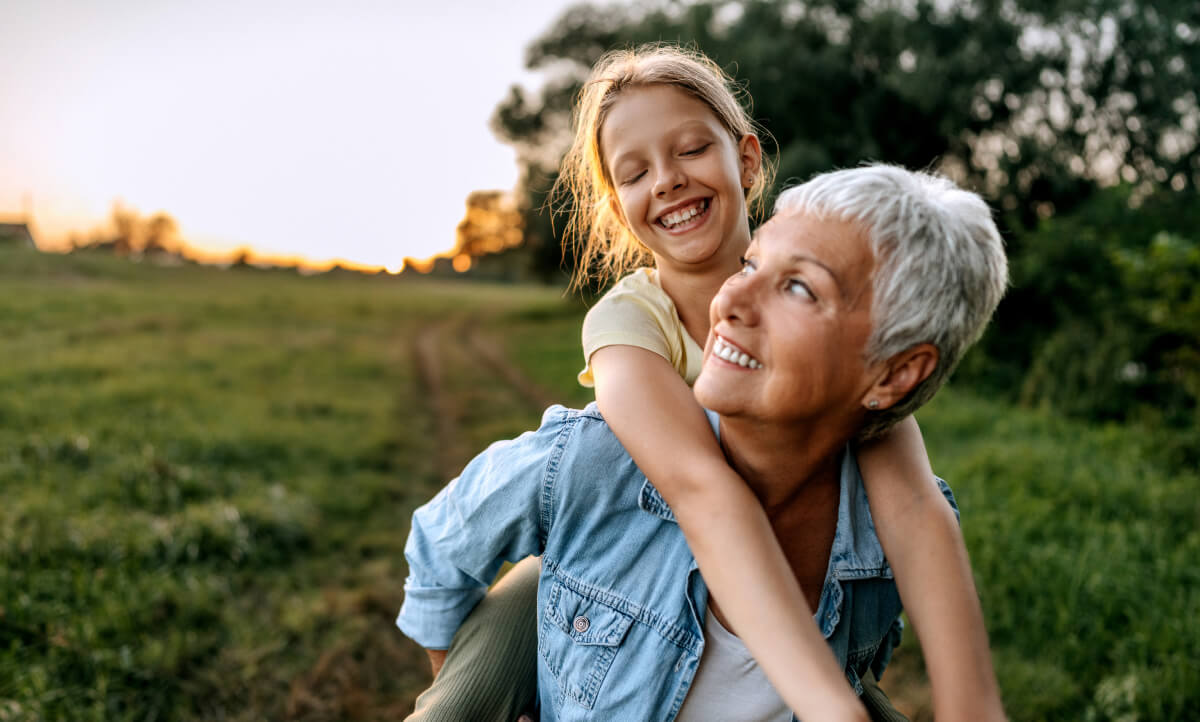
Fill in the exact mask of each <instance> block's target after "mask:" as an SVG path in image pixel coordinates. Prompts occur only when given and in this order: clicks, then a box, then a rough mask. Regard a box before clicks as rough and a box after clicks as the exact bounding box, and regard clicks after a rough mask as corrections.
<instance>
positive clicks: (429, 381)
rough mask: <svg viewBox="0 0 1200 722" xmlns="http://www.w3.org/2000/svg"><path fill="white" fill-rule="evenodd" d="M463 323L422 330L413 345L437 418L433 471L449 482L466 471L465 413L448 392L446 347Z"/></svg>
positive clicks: (423, 386) (439, 324) (445, 322)
mask: <svg viewBox="0 0 1200 722" xmlns="http://www.w3.org/2000/svg"><path fill="white" fill-rule="evenodd" d="M460 325H461V323H459V322H456V321H453V320H443V321H438V322H437V323H433V324H429V325H427V326H425V327H424V328H422V329H421V331H420V333H418V334H417V337H416V339H415V340H414V341H413V351H414V354H415V356H416V358H417V376H418V378H419V379H420V384H421V391H422V393H424V394H425V396H426V398H427V400H428V405H429V409H430V412H431V413H432V414H433V433H434V448H435V451H434V460H433V468H434V472H435V474H436V475H437V478H438V479H441V480H442V481H448V480H449V479H450V478H452V477H453V476H454V475H455V473H457V472H458V470H459V469H461V468H462V461H461V455H460V454H459V452H458V449H457V446H458V439H459V434H458V420H459V418H461V417H462V409H461V408H460V407H459V404H458V400H457V399H455V398H454V395H453V394H449V393H447V392H446V384H445V377H444V375H443V371H444V369H445V363H444V361H445V354H444V353H443V351H442V346H443V344H444V343H445V339H446V337H447V336H448V335H449V334H450V332H451V331H453V330H454V329H455V328H456V327H458V326H460Z"/></svg>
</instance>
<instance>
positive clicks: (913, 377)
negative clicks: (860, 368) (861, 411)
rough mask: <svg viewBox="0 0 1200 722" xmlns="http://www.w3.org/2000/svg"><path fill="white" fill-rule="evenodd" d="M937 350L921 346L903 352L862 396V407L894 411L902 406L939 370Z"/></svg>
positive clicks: (890, 360) (924, 345) (891, 359)
mask: <svg viewBox="0 0 1200 722" xmlns="http://www.w3.org/2000/svg"><path fill="white" fill-rule="evenodd" d="M938 358H940V356H939V354H938V350H937V347H936V346H934V345H933V344H931V343H922V344H918V345H916V346H913V347H912V348H910V349H908V350H907V351H901V352H900V353H898V354H896V355H895V356H893V357H891V358H890V359H888V360H887V361H886V362H884V363H883V364H882V368H881V371H880V374H879V376H878V377H877V378H876V379H875V383H874V384H872V385H871V387H870V388H869V389H867V392H866V393H865V394H864V395H863V397H862V405H863V406H864V407H866V408H868V409H870V410H871V411H878V410H880V409H887V408H891V407H892V406H894V405H896V404H898V403H900V401H902V400H903V399H904V397H906V396H908V392H910V391H912V390H913V389H915V388H916V387H917V385H918V384H920V383H921V382H922V381H924V380H925V379H927V378H929V375H930V374H931V373H933V370H934V369H935V368H937V364H938Z"/></svg>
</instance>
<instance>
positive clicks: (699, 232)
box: [600, 85, 761, 272]
mask: <svg viewBox="0 0 1200 722" xmlns="http://www.w3.org/2000/svg"><path fill="white" fill-rule="evenodd" d="M600 148H601V153H602V155H603V160H604V167H605V169H606V170H607V172H608V174H609V177H610V179H611V181H612V184H613V188H614V190H615V192H616V199H617V201H618V204H619V206H620V212H621V215H622V216H623V218H624V219H625V222H626V224H628V226H629V228H630V230H631V231H633V234H634V235H635V236H637V238H638V240H640V241H641V242H642V243H643V244H645V246H646V247H647V248H649V249H650V251H651V252H652V253H653V254H654V256H655V259H656V261H657V262H658V265H659V268H660V269H663V270H684V271H685V272H686V271H688V270H691V269H695V268H696V267H698V266H700V267H703V266H705V265H707V264H710V263H713V262H718V263H729V262H731V260H732V259H733V258H735V257H736V256H737V255H738V254H740V253H741V252H742V250H743V249H744V248H745V247H746V242H747V241H748V240H749V235H750V228H749V223H748V221H747V219H746V201H745V189H746V188H747V187H749V181H750V180H752V179H753V174H754V173H756V172H757V171H758V164H759V162H760V160H761V159H760V156H759V149H758V141H757V139H756V138H754V137H753V136H746V137H744V138H742V139H741V140H736V139H734V138H733V136H732V135H731V134H730V132H729V131H728V130H727V129H726V128H725V127H724V126H723V125H722V124H721V122H720V120H718V119H717V116H716V115H714V114H713V112H712V110H710V109H709V107H708V106H707V105H705V104H704V103H703V102H701V101H700V100H698V99H696V98H694V97H692V96H691V95H688V94H687V93H685V92H684V91H682V90H680V89H678V88H675V87H673V86H669V85H650V86H644V87H635V88H629V89H626V90H623V91H622V92H621V95H620V96H619V97H618V99H617V100H616V102H615V103H614V104H613V106H612V108H611V109H610V110H609V111H608V114H607V116H606V117H605V119H604V124H603V126H602V127H601V130H600Z"/></svg>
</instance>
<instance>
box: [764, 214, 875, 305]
mask: <svg viewBox="0 0 1200 722" xmlns="http://www.w3.org/2000/svg"><path fill="white" fill-rule="evenodd" d="M751 250H752V252H755V253H757V254H759V255H761V256H763V258H764V260H766V261H767V262H769V263H771V264H775V265H781V264H782V265H797V264H811V265H814V266H818V267H820V268H823V269H824V270H825V272H827V273H828V274H829V275H830V276H832V277H833V279H834V280H835V282H836V283H837V284H838V286H839V287H840V288H841V291H842V293H843V295H847V296H852V295H855V294H856V292H857V291H859V290H861V288H862V286H863V284H865V283H867V282H869V280H870V278H871V271H872V268H873V266H874V254H873V253H872V251H871V245H870V241H869V239H868V237H867V234H866V231H865V229H864V228H863V227H862V225H861V224H859V223H856V222H854V221H845V220H841V219H838V218H829V217H822V216H819V215H817V214H814V213H806V212H802V211H801V212H791V213H783V214H777V215H775V216H774V217H772V218H771V220H769V221H767V222H766V223H764V224H763V225H762V226H761V227H760V228H759V229H758V231H757V232H756V233H755V234H754V240H753V242H752V244H751Z"/></svg>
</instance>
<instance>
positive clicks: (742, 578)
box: [590, 346, 867, 720]
mask: <svg viewBox="0 0 1200 722" xmlns="http://www.w3.org/2000/svg"><path fill="white" fill-rule="evenodd" d="M590 361H591V366H592V372H593V375H594V378H595V383H596V403H597V404H598V405H599V407H600V412H601V413H602V414H603V415H604V419H605V421H606V422H607V423H608V425H609V427H610V428H611V429H612V430H613V433H615V434H616V435H617V438H618V439H619V440H620V441H621V443H622V445H624V447H625V449H626V451H628V452H629V455H630V456H631V457H633V460H634V461H635V462H636V463H637V465H638V468H640V469H641V470H642V472H643V473H644V474H645V475H646V477H647V478H649V479H650V480H651V482H653V484H654V486H655V488H657V489H658V491H659V492H660V493H661V494H662V496H663V498H664V499H665V500H666V501H667V503H668V504H670V506H671V509H672V511H673V512H674V513H675V518H676V520H677V521H678V522H679V527H680V529H681V530H682V531H683V534H684V537H685V538H686V539H687V542H688V545H689V547H690V548H691V550H692V554H693V556H695V557H696V563H697V564H698V565H699V567H700V573H701V574H702V575H703V576H704V581H705V582H706V583H707V584H708V587H709V589H710V591H711V594H712V596H713V597H714V598H716V599H717V600H719V602H720V608H721V612H722V615H723V616H724V617H725V618H726V619H728V621H729V622H730V624H731V625H732V626H733V630H734V631H735V632H736V633H737V635H738V637H740V638H741V640H742V642H743V643H744V644H745V645H746V648H747V649H749V650H750V653H751V654H753V655H754V658H755V659H756V660H757V661H758V663H759V665H760V666H761V667H762V669H763V672H764V673H766V675H767V679H768V680H770V682H771V684H772V685H773V686H774V687H775V690H776V691H777V692H778V693H779V695H780V697H782V698H783V701H784V702H785V703H786V704H787V705H788V707H790V708H791V709H792V711H793V712H795V713H796V714H797V715H798V716H799V717H801V718H802V719H808V720H866V719H867V714H866V710H865V708H863V706H862V704H861V703H860V702H859V701H858V697H857V696H856V695H855V694H854V690H853V689H852V688H851V687H850V685H849V683H848V682H847V681H846V677H845V674H844V673H843V672H842V670H841V669H839V667H838V664H837V661H836V660H835V658H834V656H833V653H832V652H831V651H830V649H829V647H828V646H827V645H826V644H825V639H824V638H823V637H822V636H821V633H820V630H818V629H817V625H816V624H815V623H814V622H813V618H812V615H813V612H812V610H811V609H810V608H809V606H808V603H807V602H806V601H805V598H804V594H803V593H802V591H801V589H800V584H799V582H797V581H796V576H795V573H794V572H793V571H792V568H791V566H790V565H789V564H788V561H787V559H786V557H785V556H784V554H783V550H782V549H781V548H780V546H779V542H778V540H777V539H776V538H775V534H774V531H773V530H772V529H771V525H770V523H769V522H768V520H767V515H766V513H765V512H764V511H763V509H762V506H761V505H760V504H759V503H758V499H757V498H756V497H755V496H754V494H753V493H752V492H751V491H750V488H749V487H748V486H746V484H745V483H744V482H743V481H742V479H741V477H740V476H738V475H737V473H735V472H734V471H733V469H732V468H730V466H729V464H728V463H727V462H726V461H725V456H724V454H723V453H722V452H721V448H720V445H719V444H718V443H717V440H716V438H715V437H714V436H713V433H712V427H711V426H709V423H708V419H707V418H706V417H705V415H704V412H703V410H701V408H700V405H699V404H698V403H696V400H695V398H694V397H693V396H692V391H691V389H690V388H688V385H687V384H686V383H685V382H684V381H683V379H682V378H680V376H679V374H678V373H677V372H676V371H675V369H674V368H673V367H672V366H671V364H670V363H669V362H668V361H667V360H666V359H664V358H663V357H661V356H659V355H658V354H656V353H654V352H652V351H648V350H646V349H643V348H638V347H635V346H605V347H603V348H601V349H599V350H598V351H596V352H595V353H593V354H592V356H591V360H590Z"/></svg>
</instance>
